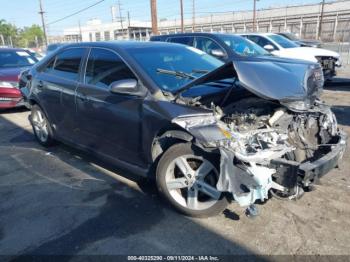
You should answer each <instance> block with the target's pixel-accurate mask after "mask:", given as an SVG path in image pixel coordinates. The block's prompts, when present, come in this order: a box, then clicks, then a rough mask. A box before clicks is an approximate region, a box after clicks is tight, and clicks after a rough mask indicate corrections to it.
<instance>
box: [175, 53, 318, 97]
mask: <svg viewBox="0 0 350 262" xmlns="http://www.w3.org/2000/svg"><path fill="white" fill-rule="evenodd" d="M312 74H315V75H317V77H319V79H315V80H317V87H315V86H309V85H310V82H308V81H307V80H308V77H309V76H311V75H312ZM235 76H237V78H238V80H239V83H240V85H241V86H242V87H244V88H245V89H247V90H248V91H250V92H252V93H254V94H255V95H257V96H259V97H261V98H264V99H268V100H278V101H281V102H288V101H304V100H305V99H306V98H310V97H311V96H313V95H314V94H315V93H316V92H317V91H319V89H321V88H322V86H323V74H322V69H321V67H320V65H319V64H316V63H308V62H305V61H298V60H290V59H281V58H275V57H271V58H264V59H259V58H253V59H244V60H236V61H233V62H228V63H226V64H224V65H223V66H221V67H219V68H217V69H215V70H213V71H211V72H209V73H208V74H205V75H203V76H202V77H200V78H197V79H195V80H193V81H191V82H190V83H188V84H186V85H185V86H184V87H182V88H181V89H180V90H179V91H178V92H182V91H184V90H187V89H189V88H190V87H192V86H196V85H200V84H205V83H209V82H213V81H218V80H222V79H225V78H232V77H235Z"/></svg>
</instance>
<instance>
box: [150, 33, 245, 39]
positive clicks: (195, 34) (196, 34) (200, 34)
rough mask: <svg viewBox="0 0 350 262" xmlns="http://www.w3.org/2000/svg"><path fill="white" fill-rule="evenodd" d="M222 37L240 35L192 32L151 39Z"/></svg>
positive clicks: (157, 36)
mask: <svg viewBox="0 0 350 262" xmlns="http://www.w3.org/2000/svg"><path fill="white" fill-rule="evenodd" d="M222 35H227V36H240V34H234V33H231V34H228V33H205V32H203V33H201V32H194V33H176V34H168V35H156V36H152V37H151V38H154V39H156V38H168V37H184V36H214V37H218V36H222Z"/></svg>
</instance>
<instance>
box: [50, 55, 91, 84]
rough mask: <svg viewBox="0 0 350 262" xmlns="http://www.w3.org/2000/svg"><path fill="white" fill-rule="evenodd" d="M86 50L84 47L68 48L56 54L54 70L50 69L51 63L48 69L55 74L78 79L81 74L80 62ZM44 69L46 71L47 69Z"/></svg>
mask: <svg viewBox="0 0 350 262" xmlns="http://www.w3.org/2000/svg"><path fill="white" fill-rule="evenodd" d="M84 51H85V49H84V48H70V49H66V50H64V51H62V52H61V53H59V54H58V55H57V56H56V62H55V65H54V68H53V70H50V68H49V66H50V63H49V65H48V67H47V69H48V70H49V72H50V73H51V74H53V75H56V76H59V77H62V78H66V79H70V80H73V81H77V80H78V76H79V67H80V62H81V58H82V57H83V54H84ZM44 71H46V69H45V70H44Z"/></svg>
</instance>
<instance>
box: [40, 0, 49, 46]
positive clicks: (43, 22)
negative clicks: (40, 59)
mask: <svg viewBox="0 0 350 262" xmlns="http://www.w3.org/2000/svg"><path fill="white" fill-rule="evenodd" d="M39 7H40V11H39V14H40V16H41V23H42V26H43V31H44V44H45V46H47V35H46V26H45V18H44V13H45V12H44V11H43V4H42V2H41V0H39Z"/></svg>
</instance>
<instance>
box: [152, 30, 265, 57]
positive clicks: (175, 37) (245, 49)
mask: <svg viewBox="0 0 350 262" xmlns="http://www.w3.org/2000/svg"><path fill="white" fill-rule="evenodd" d="M150 41H162V42H169V43H177V44H184V45H188V46H192V47H195V48H197V49H199V50H202V51H203V52H205V53H207V54H209V55H212V56H214V57H215V58H217V59H220V60H221V61H223V62H229V61H232V59H242V58H244V57H264V56H270V54H269V52H267V51H266V50H264V49H263V48H262V47H260V46H258V45H256V44H254V43H253V42H251V41H247V40H246V39H245V38H244V37H241V36H237V35H232V34H231V35H230V34H217V33H183V34H170V35H158V36H152V37H151V39H150Z"/></svg>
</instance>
